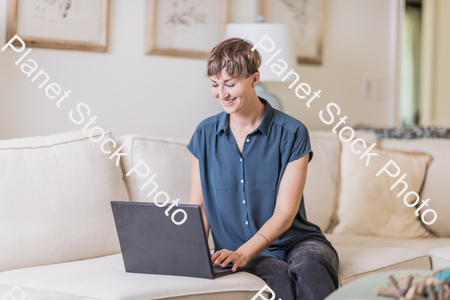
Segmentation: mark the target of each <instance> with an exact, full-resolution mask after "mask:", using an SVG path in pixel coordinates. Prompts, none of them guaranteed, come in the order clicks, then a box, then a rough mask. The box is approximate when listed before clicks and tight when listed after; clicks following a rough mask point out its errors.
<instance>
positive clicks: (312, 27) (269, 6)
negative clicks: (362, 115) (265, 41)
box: [260, 0, 325, 64]
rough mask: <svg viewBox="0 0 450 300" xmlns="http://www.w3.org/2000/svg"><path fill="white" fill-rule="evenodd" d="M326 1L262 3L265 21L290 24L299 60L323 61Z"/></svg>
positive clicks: (300, 0)
mask: <svg viewBox="0 0 450 300" xmlns="http://www.w3.org/2000/svg"><path fill="white" fill-rule="evenodd" d="M324 1H325V0H265V1H264V4H263V6H262V10H263V12H262V13H263V16H264V17H265V22H266V23H284V24H288V25H290V27H291V30H292V33H293V35H294V47H295V50H296V55H297V62H298V63H299V64H301V63H304V64H321V63H322V43H323V30H324ZM260 9H261V8H260Z"/></svg>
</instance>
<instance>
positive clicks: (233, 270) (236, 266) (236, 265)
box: [231, 261, 239, 272]
mask: <svg viewBox="0 0 450 300" xmlns="http://www.w3.org/2000/svg"><path fill="white" fill-rule="evenodd" d="M238 267H239V264H238V262H237V261H235V262H234V264H233V267H232V268H231V271H232V272H236V270H237V268H238Z"/></svg>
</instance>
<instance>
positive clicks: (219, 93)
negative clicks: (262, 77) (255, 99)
mask: <svg viewBox="0 0 450 300" xmlns="http://www.w3.org/2000/svg"><path fill="white" fill-rule="evenodd" d="M209 79H210V81H211V93H212V94H213V96H214V97H216V99H217V100H218V101H219V103H220V104H221V105H222V107H223V109H224V110H225V112H226V113H228V114H232V113H235V112H238V111H240V110H242V109H244V110H245V108H246V107H248V106H250V105H251V100H252V96H253V94H254V88H255V86H256V85H257V84H258V81H259V73H258V72H256V73H254V74H253V75H251V76H250V77H248V78H246V79H244V78H240V79H239V78H232V77H231V76H230V75H229V74H228V73H227V71H226V70H225V69H222V71H221V73H220V78H219V77H217V76H215V75H213V76H211V77H209Z"/></svg>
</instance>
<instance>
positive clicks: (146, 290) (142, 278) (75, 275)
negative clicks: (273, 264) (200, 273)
mask: <svg viewBox="0 0 450 300" xmlns="http://www.w3.org/2000/svg"><path fill="white" fill-rule="evenodd" d="M0 283H6V284H17V285H20V286H23V287H28V288H35V289H45V290H48V291H55V292H61V293H67V294H71V295H75V296H78V297H82V298H83V299H108V300H125V299H171V298H174V297H178V298H176V299H179V300H184V299H185V298H184V297H183V296H186V297H187V298H186V299H189V297H191V296H194V295H198V294H200V295H203V296H204V297H206V296H207V297H209V298H205V299H215V300H224V299H226V300H228V299H251V297H253V296H254V295H255V294H256V293H257V292H258V291H259V290H260V289H261V288H262V287H263V286H264V285H265V283H264V281H263V280H262V279H260V278H258V277H257V276H255V275H252V274H250V273H247V272H239V273H235V274H231V275H226V276H223V277H220V278H217V279H215V280H211V279H200V278H192V277H183V276H167V275H150V274H138V273H126V272H125V268H124V265H123V259H122V255H121V254H114V255H108V256H104V257H99V258H93V259H86V260H81V261H76V262H67V263H61V264H55V265H47V266H40V267H32V268H25V269H19V270H11V271H6V272H1V273H0ZM266 296H267V295H266ZM233 297H234V298H233ZM191 298H192V297H191ZM195 299H199V298H197V296H196V298H195Z"/></svg>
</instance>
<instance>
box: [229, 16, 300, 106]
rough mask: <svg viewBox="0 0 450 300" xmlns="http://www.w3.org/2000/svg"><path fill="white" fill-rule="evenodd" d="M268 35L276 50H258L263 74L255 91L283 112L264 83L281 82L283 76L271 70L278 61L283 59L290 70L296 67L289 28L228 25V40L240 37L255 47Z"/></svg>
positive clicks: (276, 25)
mask: <svg viewBox="0 0 450 300" xmlns="http://www.w3.org/2000/svg"><path fill="white" fill-rule="evenodd" d="M266 34H267V35H268V36H269V37H270V39H271V40H273V42H274V43H275V49H274V50H273V51H272V52H265V51H264V50H261V49H256V50H258V52H259V54H260V55H261V58H262V62H261V67H260V68H259V72H260V74H261V76H260V79H259V81H260V83H258V85H257V86H256V87H255V90H256V94H257V95H258V96H260V97H262V98H264V99H266V100H267V101H269V103H270V105H271V106H272V107H274V108H275V109H278V110H282V105H281V102H280V100H278V98H277V97H276V96H275V95H274V94H271V93H269V92H268V91H267V89H266V88H265V87H264V85H263V84H262V82H279V81H281V79H282V78H283V76H280V77H277V75H275V73H274V72H273V71H272V70H271V69H270V66H271V64H273V63H277V60H278V59H283V60H284V61H285V62H286V63H287V66H288V68H289V67H290V66H294V65H295V56H294V49H293V45H292V42H291V40H292V35H291V33H290V29H289V27H288V26H287V25H285V24H275V23H228V24H227V25H226V31H225V38H227V39H228V38H233V37H238V38H242V39H245V40H249V41H250V42H251V43H252V44H253V45H255V44H256V43H257V42H258V41H260V40H261V39H262V38H263V37H264V36H265V35H266ZM264 46H265V47H269V46H270V45H269V42H267V43H265V44H264ZM278 49H281V52H279V53H278V54H277V56H276V57H275V58H274V59H273V60H272V61H271V62H270V63H269V64H268V65H266V64H265V62H266V61H267V60H269V58H270V57H272V56H273V55H274V54H275V53H276V52H277V51H278ZM281 66H282V65H281ZM290 78H292V77H290ZM288 80H289V79H288ZM289 81H292V80H289Z"/></svg>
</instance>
